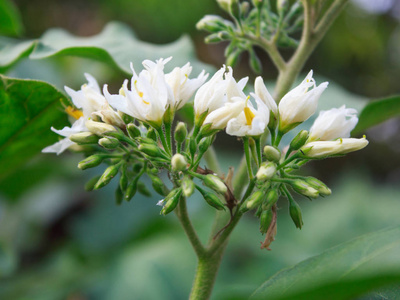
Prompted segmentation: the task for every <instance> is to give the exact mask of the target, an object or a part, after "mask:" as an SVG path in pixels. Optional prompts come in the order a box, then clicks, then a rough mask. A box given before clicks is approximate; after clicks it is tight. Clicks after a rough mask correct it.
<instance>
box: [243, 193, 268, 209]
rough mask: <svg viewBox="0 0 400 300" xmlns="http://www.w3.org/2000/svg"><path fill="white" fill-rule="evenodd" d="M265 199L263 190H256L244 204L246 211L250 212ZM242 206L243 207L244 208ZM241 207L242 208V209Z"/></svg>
mask: <svg viewBox="0 0 400 300" xmlns="http://www.w3.org/2000/svg"><path fill="white" fill-rule="evenodd" d="M264 197H265V192H264V191H263V190H258V191H256V192H254V193H253V194H252V195H251V196H250V197H249V198H248V199H247V200H246V202H245V204H244V205H245V206H246V208H247V209H248V210H252V209H254V208H256V207H258V206H259V205H260V204H261V202H262V201H263V199H264ZM244 205H243V206H244ZM243 206H242V207H243Z"/></svg>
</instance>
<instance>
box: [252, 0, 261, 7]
mask: <svg viewBox="0 0 400 300" xmlns="http://www.w3.org/2000/svg"><path fill="white" fill-rule="evenodd" d="M251 2H252V3H253V5H254V7H255V8H257V9H261V8H262V6H263V4H264V0H252V1H251Z"/></svg>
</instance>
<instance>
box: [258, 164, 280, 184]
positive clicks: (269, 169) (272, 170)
mask: <svg viewBox="0 0 400 300" xmlns="http://www.w3.org/2000/svg"><path fill="white" fill-rule="evenodd" d="M275 174H276V164H275V163H274V162H272V161H270V162H268V163H263V164H261V167H260V168H259V169H258V171H257V174H256V177H257V179H258V180H260V181H265V180H269V179H271V178H272V177H274V176H275Z"/></svg>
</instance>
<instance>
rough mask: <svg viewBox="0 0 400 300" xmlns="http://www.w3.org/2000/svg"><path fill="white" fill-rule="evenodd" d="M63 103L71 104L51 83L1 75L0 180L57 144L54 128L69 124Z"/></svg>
mask: <svg viewBox="0 0 400 300" xmlns="http://www.w3.org/2000/svg"><path fill="white" fill-rule="evenodd" d="M60 101H63V102H66V103H68V100H67V98H66V97H65V96H64V95H63V94H62V93H61V92H60V91H58V90H57V89H55V88H54V87H53V86H52V85H50V84H48V83H45V82H42V81H36V80H22V79H14V78H8V77H5V76H2V75H0V180H1V179H2V178H4V177H5V176H6V175H7V174H8V173H11V172H12V171H13V170H14V169H15V168H16V167H18V166H19V165H21V164H23V163H24V162H26V161H27V160H29V159H30V158H31V157H33V156H34V155H36V154H38V153H39V152H40V151H41V150H42V149H43V148H44V147H46V146H48V145H51V144H52V143H54V142H56V141H57V135H56V134H55V133H53V132H52V131H51V130H50V127H51V126H54V127H55V128H62V127H63V126H64V125H67V124H68V120H67V114H66V113H64V111H63V110H64V109H63V107H62V105H61V102H60Z"/></svg>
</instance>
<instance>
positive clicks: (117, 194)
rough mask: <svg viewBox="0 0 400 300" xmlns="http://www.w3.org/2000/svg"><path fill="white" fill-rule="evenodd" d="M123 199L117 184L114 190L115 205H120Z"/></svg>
mask: <svg viewBox="0 0 400 300" xmlns="http://www.w3.org/2000/svg"><path fill="white" fill-rule="evenodd" d="M123 200H124V193H123V192H122V190H121V187H120V186H117V188H116V190H115V203H116V204H117V205H121V203H122V201H123Z"/></svg>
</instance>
